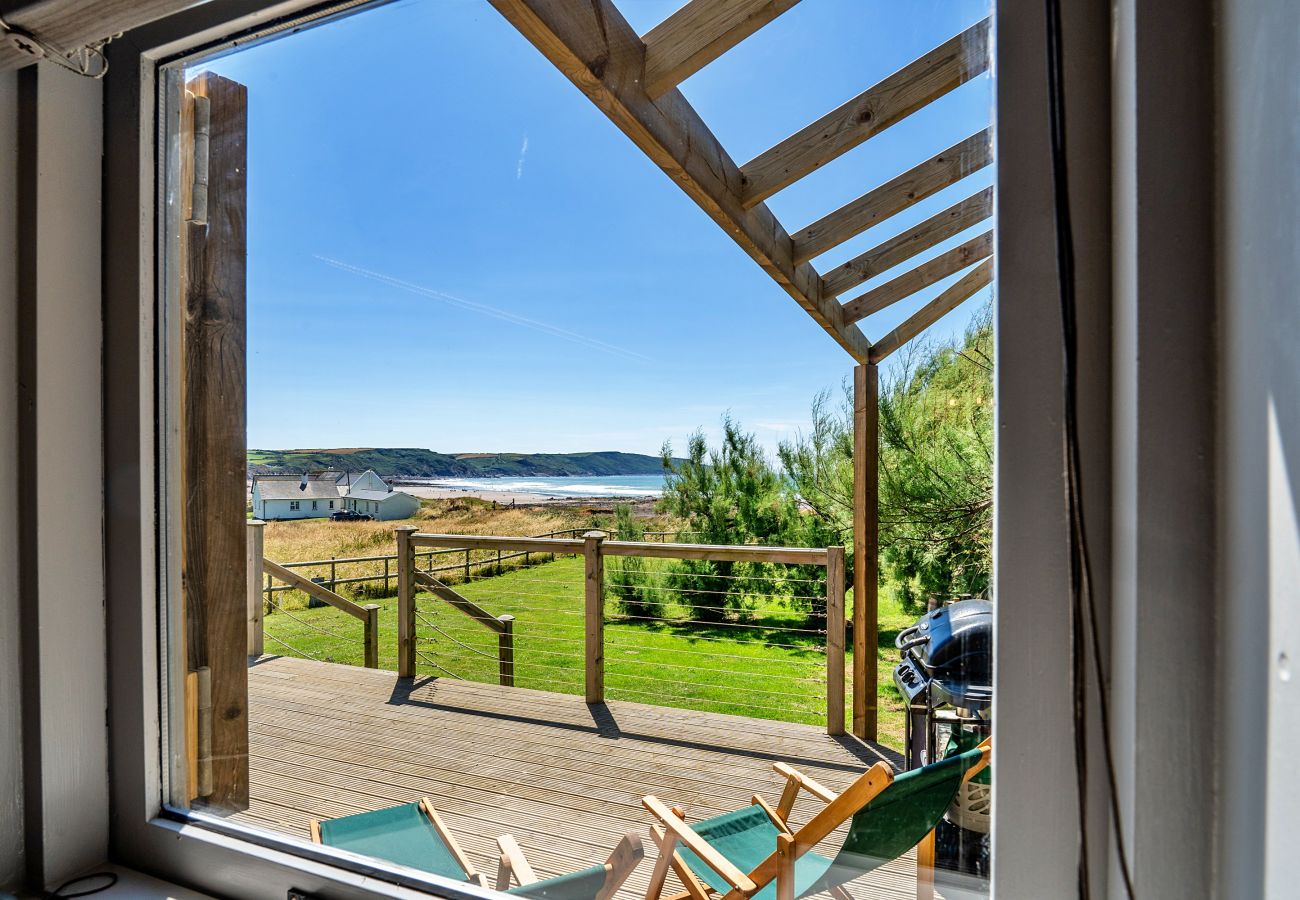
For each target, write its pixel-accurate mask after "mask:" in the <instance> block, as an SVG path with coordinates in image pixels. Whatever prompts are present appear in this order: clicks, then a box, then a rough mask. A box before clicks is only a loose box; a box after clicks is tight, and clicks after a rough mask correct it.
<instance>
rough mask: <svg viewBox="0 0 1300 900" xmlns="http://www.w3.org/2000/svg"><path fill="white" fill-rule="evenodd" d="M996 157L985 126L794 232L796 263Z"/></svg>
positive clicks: (964, 175)
mask: <svg viewBox="0 0 1300 900" xmlns="http://www.w3.org/2000/svg"><path fill="white" fill-rule="evenodd" d="M992 160H993V138H992V134H991V132H990V130H989V129H987V128H985V129H984V130H983V131H981V132H980V133H979V134H973V135H971V136H970V137H968V138H966V140H964V141H961V142H960V143H958V144H954V145H953V146H951V147H949V148H948V149H947V150H944V151H943V152H942V153H938V154H936V155H935V156H932V157H930V158H929V159H927V160H926V161H925V162H923V163H921V164H920V165H917V166H913V167H912V168H910V169H908V170H907V171H906V172H904V173H903V174H901V175H897V176H895V177H894V178H891V179H890V180H889V181H887V182H885V183H884V184H882V185H880V186H879V187H877V188H873V189H872V190H870V191H868V192H867V193H865V194H863V195H862V196H861V197H859V198H858V199H856V200H854V201H853V202H852V203H849V204H847V205H845V206H841V207H840V208H839V209H837V210H835V212H833V213H831V214H830V215H827V216H823V217H822V218H820V219H818V220H817V221H816V222H813V223H812V224H811V225H809V226H808V227H807V228H803V229H801V230H799V231H796V232H795V233H794V234H793V235H791V236H790V239H791V240H793V241H794V261H795V262H796V263H803V262H808V261H809V260H811V259H812V258H813V257H815V256H820V255H821V254H822V253H825V252H826V251H827V250H830V249H831V248H832V247H837V246H839V245H840V244H842V243H844V242H845V241H847V240H849V239H850V238H853V237H856V236H857V235H859V234H861V233H862V232H864V231H866V230H867V229H868V228H872V227H873V226H876V225H879V224H880V223H881V222H883V221H885V220H886V219H888V218H889V217H890V216H892V215H895V214H897V213H900V212H902V211H903V210H905V209H907V208H908V207H909V206H911V205H912V204H914V203H919V202H920V201H922V200H924V199H925V198H927V197H930V196H932V195H934V194H936V193H938V192H939V191H941V190H943V189H944V188H946V187H948V186H950V185H953V184H956V183H957V182H958V181H960V180H961V179H963V178H965V177H966V176H967V175H969V174H971V173H972V172H977V171H979V170H980V169H982V168H983V167H984V166H987V165H988V164H989V163H990V162H991V161H992Z"/></svg>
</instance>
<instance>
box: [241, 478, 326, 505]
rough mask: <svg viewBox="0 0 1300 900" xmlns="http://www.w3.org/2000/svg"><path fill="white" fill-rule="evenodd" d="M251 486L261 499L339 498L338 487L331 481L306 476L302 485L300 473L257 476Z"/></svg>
mask: <svg viewBox="0 0 1300 900" xmlns="http://www.w3.org/2000/svg"><path fill="white" fill-rule="evenodd" d="M253 487H254V489H256V490H257V491H258V492H259V494H260V495H261V498H262V499H263V500H337V499H338V498H339V489H338V487H336V486H335V484H334V482H333V481H326V480H322V479H319V478H308V479H307V484H306V485H305V486H304V485H303V483H302V476H301V475H299V476H297V477H295V478H288V477H285V476H272V477H270V478H262V477H260V476H259V477H258V478H256V479H254V480H253Z"/></svg>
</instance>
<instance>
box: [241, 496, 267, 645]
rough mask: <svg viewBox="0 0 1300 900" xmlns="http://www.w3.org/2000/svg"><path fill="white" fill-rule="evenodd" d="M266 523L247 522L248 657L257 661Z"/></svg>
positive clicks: (260, 630) (252, 520)
mask: <svg viewBox="0 0 1300 900" xmlns="http://www.w3.org/2000/svg"><path fill="white" fill-rule="evenodd" d="M265 532H266V523H265V522H263V521H262V520H260V519H250V520H249V522H248V557H247V559H246V560H245V566H246V567H247V579H248V580H247V584H248V655H249V656H250V657H252V658H253V659H257V658H258V657H260V656H261V655H262V654H263V653H264V652H265V644H264V643H263V641H264V638H263V635H262V610H263V604H262V555H263V550H262V547H263V536H264V534H265Z"/></svg>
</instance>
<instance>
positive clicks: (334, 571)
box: [330, 556, 339, 594]
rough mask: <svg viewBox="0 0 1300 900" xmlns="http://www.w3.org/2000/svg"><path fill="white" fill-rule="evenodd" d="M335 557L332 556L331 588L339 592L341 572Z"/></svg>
mask: <svg viewBox="0 0 1300 900" xmlns="http://www.w3.org/2000/svg"><path fill="white" fill-rule="evenodd" d="M334 559H335V557H333V556H331V557H330V590H331V591H333V592H334V593H336V594H337V593H338V592H339V585H338V580H339V572H338V564H337V563H335V562H334Z"/></svg>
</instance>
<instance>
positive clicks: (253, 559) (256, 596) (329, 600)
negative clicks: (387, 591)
mask: <svg viewBox="0 0 1300 900" xmlns="http://www.w3.org/2000/svg"><path fill="white" fill-rule="evenodd" d="M265 524H266V523H265V522H262V521H260V520H258V519H253V520H250V521H249V523H248V561H247V562H248V573H249V575H248V655H249V656H252V657H259V656H261V655H262V654H263V653H264V652H265V639H266V635H265V623H264V621H263V618H264V614H265V611H266V610H265V603H264V601H263V599H262V594H263V590H262V575H263V574H265V575H266V577H267V578H274V579H277V580H279V581H282V582H284V583H285V584H286V585H288V586H289V587H290V588H292V589H295V590H299V591H302V592H303V593H305V594H307V595H308V596H309V597H314V598H316V599H317V600H319V601H321V602H322V603H325V604H327V605H328V606H332V607H334V608H335V609H337V610H340V611H342V612H345V613H347V614H348V615H349V616H352V617H353V618H354V619H357V620H359V621H360V622H361V623H362V638H361V639H362V646H363V648H364V652H363V658H364V664H365V667H366V668H368V669H377V668H379V610H380V609H381V607H380V606H379V604H377V603H367V604H365V605H364V606H362V605H361V604H358V603H354V602H352V601H351V600H349V599H347V598H346V597H343V596H340V595H339V594H336V593H334V592H333V591H331V590H330V589H328V588H327V587H325V586H324V585H322V584H317V583H316V582H314V581H312V580H311V579H310V578H304V577H303V576H301V575H299V574H298V573H297V572H294V571H292V570H291V569H289V568H288V567H287V566H282V565H280V564H279V563H277V562H274V561H272V560H269V559H267V558H266V557H265V555H264V552H263V536H262V535H263V529H264V526H265Z"/></svg>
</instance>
